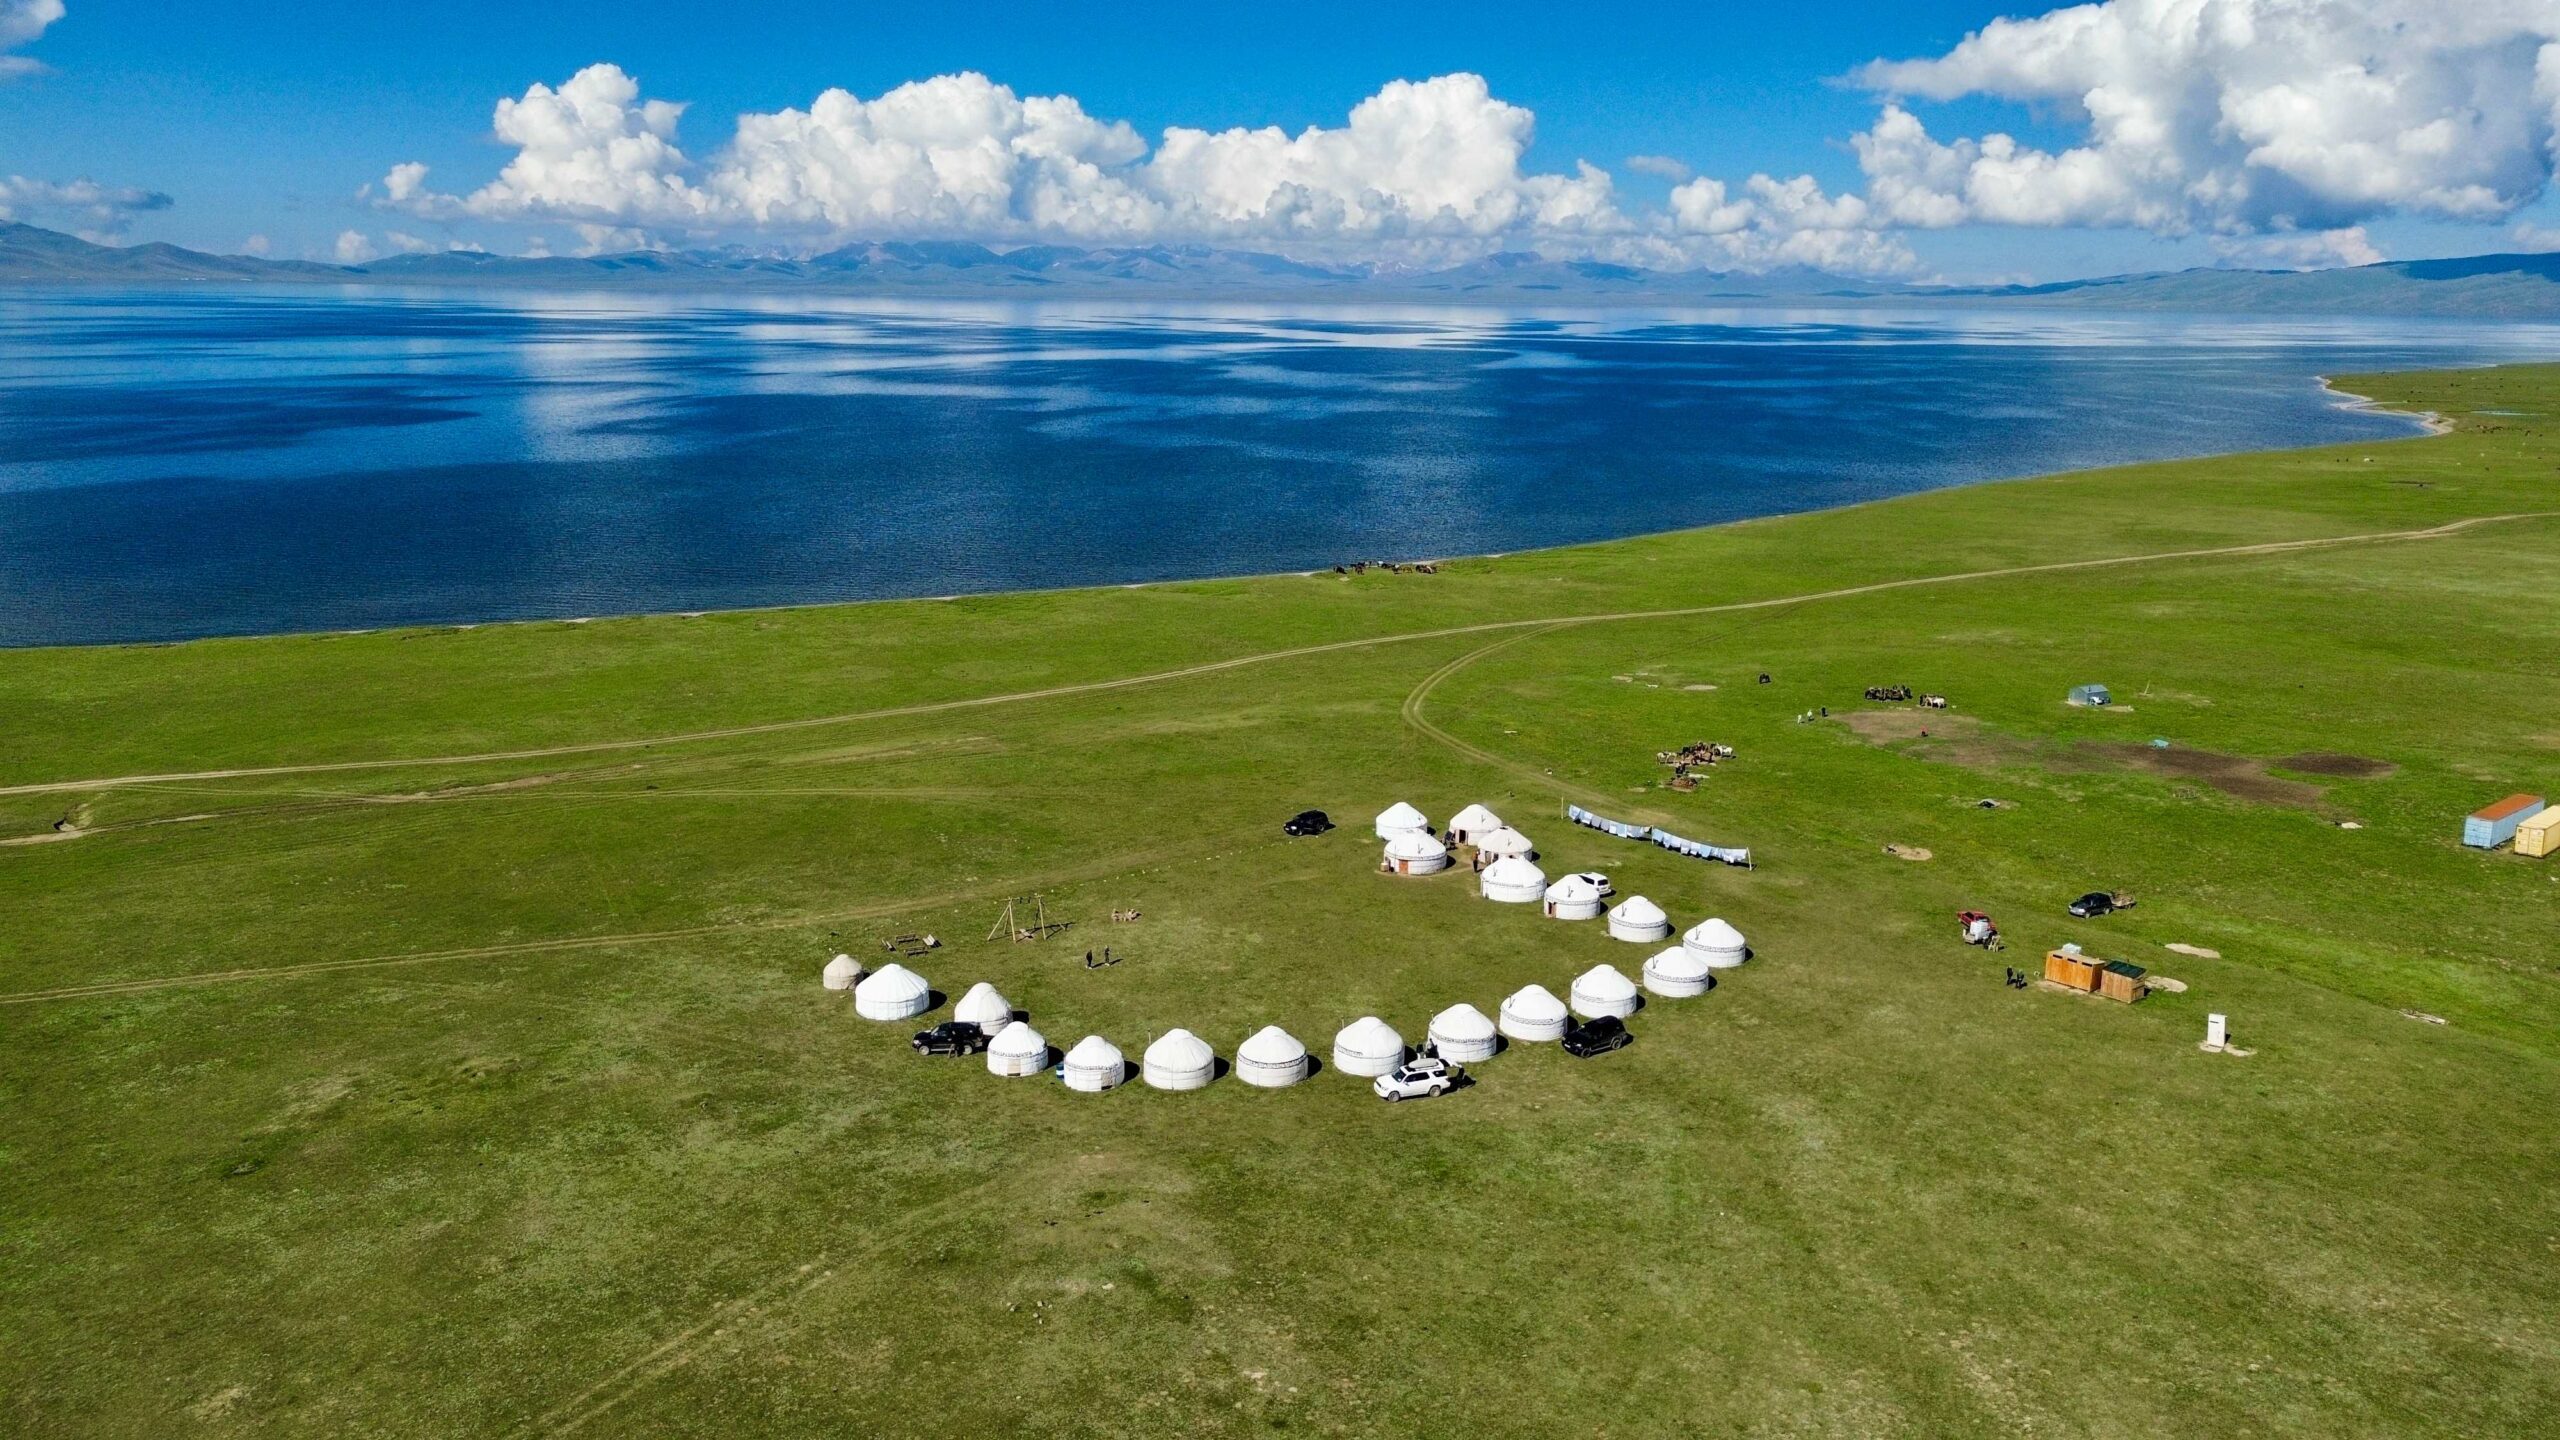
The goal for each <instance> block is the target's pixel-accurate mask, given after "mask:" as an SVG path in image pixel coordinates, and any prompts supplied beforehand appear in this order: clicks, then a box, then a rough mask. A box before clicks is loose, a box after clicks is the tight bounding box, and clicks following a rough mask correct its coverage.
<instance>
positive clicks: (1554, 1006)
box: [1502, 985, 1565, 1040]
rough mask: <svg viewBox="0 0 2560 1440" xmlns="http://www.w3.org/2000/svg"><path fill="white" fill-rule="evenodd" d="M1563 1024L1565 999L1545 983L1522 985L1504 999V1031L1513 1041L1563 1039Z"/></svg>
mask: <svg viewBox="0 0 2560 1440" xmlns="http://www.w3.org/2000/svg"><path fill="white" fill-rule="evenodd" d="M1564 1026H1565V1011H1564V1002H1563V1001H1561V1000H1559V999H1557V998H1556V992H1554V991H1553V990H1550V989H1548V988H1547V987H1546V986H1544V985H1523V986H1522V987H1520V989H1519V991H1518V992H1517V993H1515V994H1514V995H1513V996H1512V997H1511V998H1510V999H1508V1000H1505V1001H1503V1002H1502V1033H1503V1034H1505V1035H1508V1036H1510V1037H1511V1038H1512V1039H1514V1040H1561V1039H1563V1038H1564Z"/></svg>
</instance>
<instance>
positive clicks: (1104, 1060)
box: [1058, 1035, 1129, 1093]
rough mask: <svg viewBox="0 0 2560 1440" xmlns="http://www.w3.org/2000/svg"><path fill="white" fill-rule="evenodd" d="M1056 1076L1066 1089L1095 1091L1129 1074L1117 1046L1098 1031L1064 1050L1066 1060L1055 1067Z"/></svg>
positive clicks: (1105, 1088) (1115, 1083) (1127, 1064)
mask: <svg viewBox="0 0 2560 1440" xmlns="http://www.w3.org/2000/svg"><path fill="white" fill-rule="evenodd" d="M1058 1078H1059V1079H1061V1080H1064V1081H1066V1082H1067V1088H1068V1089H1070V1090H1083V1091H1086V1092H1088V1093H1098V1092H1100V1091H1104V1090H1108V1089H1110V1088H1111V1087H1112V1086H1114V1085H1117V1084H1119V1083H1120V1082H1121V1081H1123V1080H1126V1079H1128V1078H1129V1062H1128V1061H1127V1060H1126V1059H1125V1058H1123V1057H1122V1056H1121V1054H1120V1047H1119V1046H1117V1045H1114V1044H1112V1043H1111V1042H1110V1041H1108V1040H1105V1039H1103V1038H1102V1037H1101V1036H1099V1035H1087V1036H1086V1037H1084V1038H1083V1039H1081V1040H1079V1041H1077V1042H1076V1048H1074V1049H1073V1050H1070V1051H1068V1052H1067V1063H1066V1064H1065V1065H1063V1066H1061V1067H1060V1068H1059V1071H1058Z"/></svg>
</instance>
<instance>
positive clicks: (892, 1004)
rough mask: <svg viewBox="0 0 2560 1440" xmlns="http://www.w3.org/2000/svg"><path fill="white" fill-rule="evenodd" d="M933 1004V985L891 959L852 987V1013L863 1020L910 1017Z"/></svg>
mask: <svg viewBox="0 0 2560 1440" xmlns="http://www.w3.org/2000/svg"><path fill="white" fill-rule="evenodd" d="M932 1008H933V987H932V986H931V985H928V984H926V983H925V978H924V977H923V976H921V975H919V974H917V973H916V972H914V971H913V970H910V969H908V968H907V967H906V966H904V965H901V964H899V963H898V962H896V961H894V960H892V961H890V962H889V963H888V964H886V965H883V966H881V967H880V968H879V969H877V970H874V971H872V972H871V975H870V977H869V978H868V979H866V980H864V981H863V982H862V983H861V984H859V985H856V986H854V987H853V1013H855V1014H856V1015H859V1016H861V1017H862V1018H863V1019H865V1020H910V1019H913V1018H914V1017H916V1016H918V1015H921V1014H923V1013H924V1012H926V1011H927V1010H930V1009H932Z"/></svg>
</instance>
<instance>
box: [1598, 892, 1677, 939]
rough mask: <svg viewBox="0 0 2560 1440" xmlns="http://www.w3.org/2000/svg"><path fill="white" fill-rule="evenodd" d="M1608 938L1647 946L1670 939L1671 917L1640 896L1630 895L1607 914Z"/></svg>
mask: <svg viewBox="0 0 2560 1440" xmlns="http://www.w3.org/2000/svg"><path fill="white" fill-rule="evenodd" d="M1609 938H1610V939H1612V940H1625V941H1628V942H1630V943H1633V944H1638V945H1642V944H1647V943H1649V942H1652V941H1656V940H1668V939H1670V938H1671V917H1670V916H1668V915H1665V914H1663V913H1662V907H1661V906H1659V905H1656V904H1654V903H1653V902H1652V901H1650V900H1647V899H1646V898H1644V897H1643V896H1641V895H1631V896H1629V897H1627V898H1626V899H1625V900H1623V901H1620V902H1619V904H1618V908H1616V909H1614V910H1612V911H1610V912H1609Z"/></svg>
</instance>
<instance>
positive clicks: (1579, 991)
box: [1572, 965, 1636, 1020]
mask: <svg viewBox="0 0 2560 1440" xmlns="http://www.w3.org/2000/svg"><path fill="white" fill-rule="evenodd" d="M1572 993H1573V1013H1574V1014H1576V1015H1579V1016H1581V1017H1582V1018H1583V1019H1585V1020H1590V1019H1595V1018H1597V1017H1599V1016H1602V1015H1617V1016H1621V1017H1624V1016H1628V1015H1633V1014H1634V1013H1636V982H1634V981H1633V980H1630V979H1628V978H1627V977H1626V976H1624V975H1622V974H1620V973H1618V967H1617V966H1615V965H1594V966H1592V967H1591V968H1590V969H1588V970H1585V971H1583V972H1582V974H1581V975H1580V976H1579V977H1577V978H1576V979H1575V980H1574V982H1573V992H1572Z"/></svg>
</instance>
